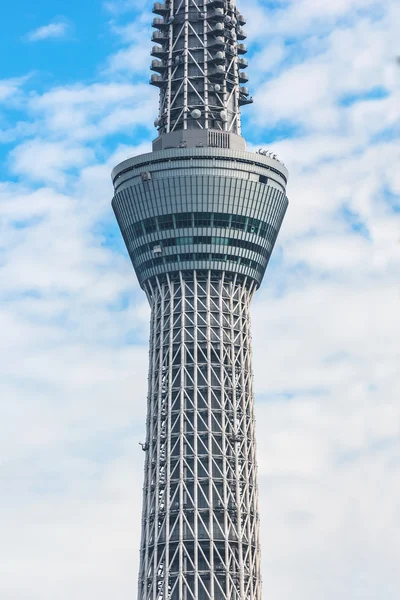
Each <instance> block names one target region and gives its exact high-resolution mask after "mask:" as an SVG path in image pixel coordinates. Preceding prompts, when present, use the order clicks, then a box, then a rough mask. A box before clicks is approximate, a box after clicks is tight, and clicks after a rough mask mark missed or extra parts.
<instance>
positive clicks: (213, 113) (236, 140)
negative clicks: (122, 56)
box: [150, 0, 253, 150]
mask: <svg viewBox="0 0 400 600" xmlns="http://www.w3.org/2000/svg"><path fill="white" fill-rule="evenodd" d="M153 13H154V14H155V15H156V16H155V17H154V19H153V27H154V28H155V31H154V32H153V37H152V40H153V42H155V44H156V45H154V46H153V50H152V56H153V57H154V58H153V60H152V63H151V69H152V70H153V71H155V73H154V74H153V75H152V76H151V79H150V83H151V84H152V85H154V86H157V87H158V88H159V89H160V106H159V115H158V117H157V119H156V121H155V126H156V127H157V129H158V134H159V137H158V138H157V139H156V140H155V141H154V143H153V149H154V150H163V149H166V148H174V147H175V148H176V147H196V146H197V147H218V148H225V149H236V150H244V149H245V141H244V139H243V138H242V137H241V125H240V107H241V106H244V105H246V104H251V103H252V102H253V100H252V98H251V96H250V95H249V90H248V88H247V87H246V84H247V81H248V77H247V74H246V72H245V70H244V69H245V68H246V67H247V60H246V58H245V57H244V55H245V54H246V52H247V48H246V46H245V44H244V43H243V41H244V40H245V38H246V34H245V32H244V30H243V26H244V25H245V23H246V20H245V18H244V16H243V15H242V14H241V13H240V11H239V9H238V8H237V7H236V2H235V1H232V0H230V1H228V0H166V1H165V2H163V3H161V2H156V3H155V4H154V8H153Z"/></svg>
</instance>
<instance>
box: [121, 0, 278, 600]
mask: <svg viewBox="0 0 400 600" xmlns="http://www.w3.org/2000/svg"><path fill="white" fill-rule="evenodd" d="M153 12H154V13H155V14H156V15H159V16H157V17H156V18H155V19H154V21H153V25H154V27H155V28H156V31H155V32H154V34H153V41H154V42H156V43H157V46H154V47H153V51H152V54H153V56H154V57H155V58H154V60H153V62H152V69H153V70H154V71H157V72H158V73H159V74H154V75H152V77H151V83H152V84H153V85H156V86H158V87H159V88H160V111H159V116H158V118H157V120H156V122H155V125H156V127H157V129H158V132H159V136H158V138H157V139H156V140H155V141H154V142H153V152H152V153H150V154H145V155H141V156H137V157H134V158H131V159H128V160H126V161H124V162H123V163H121V164H120V165H118V166H117V167H116V168H115V169H114V171H113V183H114V188H115V196H114V199H113V208H114V211H115V215H116V217H117V220H118V223H119V226H120V229H121V233H122V235H123V238H124V240H125V243H126V246H127V249H128V252H129V255H130V257H131V260H132V263H133V266H134V268H135V271H136V274H137V276H138V279H139V282H140V285H141V286H142V288H143V289H144V291H145V292H146V294H147V297H148V300H149V302H150V306H151V327H150V367H149V393H148V416H147V433H146V441H145V443H144V444H143V445H142V447H143V450H144V451H145V456H146V460H145V481H144V494H143V515H142V540H141V560H140V572H139V596H138V598H139V600H261V575H260V546H259V513H258V490H257V468H256V450H255V425H254V394H253V376H252V356H251V333H250V303H251V299H252V297H253V294H254V292H255V291H256V290H257V288H258V287H259V286H260V284H261V281H262V279H263V277H264V273H265V269H266V267H267V265H268V261H269V258H270V256H271V253H272V250H273V247H274V244H275V241H276V238H277V235H278V232H279V229H280V227H281V224H282V221H283V218H284V215H285V212H286V209H287V205H288V200H287V197H286V193H285V189H286V183H287V170H286V168H285V167H284V165H283V164H282V163H280V162H279V161H277V160H276V157H275V155H273V156H272V157H271V156H268V155H267V154H266V153H264V152H261V151H259V152H258V153H251V152H246V147H245V140H244V138H243V137H242V136H241V135H240V133H241V130H240V106H242V105H245V104H249V103H251V102H252V99H251V97H250V96H249V92H248V89H247V88H246V87H244V86H243V85H242V84H244V83H246V82H247V76H246V75H245V73H244V72H243V71H242V70H241V69H243V67H245V66H246V65H247V62H246V60H245V59H244V58H243V54H245V52H246V47H245V46H244V44H243V43H242V40H243V39H245V37H246V36H245V34H244V32H243V29H242V25H244V23H245V19H244V17H243V16H242V15H241V14H240V12H239V10H238V9H237V8H236V5H235V3H234V2H228V1H226V0H209V1H206V0H170V1H169V2H165V3H164V4H161V3H156V4H155V5H154V9H153Z"/></svg>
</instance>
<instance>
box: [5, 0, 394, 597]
mask: <svg viewBox="0 0 400 600" xmlns="http://www.w3.org/2000/svg"><path fill="white" fill-rule="evenodd" d="M238 4H239V6H240V8H241V9H242V12H243V13H244V14H245V15H246V16H247V18H248V25H247V32H248V36H249V39H248V43H249V46H251V54H250V55H249V58H251V62H250V68H249V70H248V72H249V75H250V77H251V79H250V84H249V85H250V88H251V91H252V94H253V95H254V97H255V99H256V102H255V104H254V105H253V106H251V107H249V108H247V109H246V116H245V118H244V129H245V135H246V137H247V139H248V141H249V143H250V144H251V146H252V147H255V148H256V147H257V148H258V147H260V146H263V147H265V148H267V147H268V148H270V149H273V150H274V151H275V152H277V153H278V155H279V156H280V157H281V158H282V159H283V160H284V162H285V163H286V165H287V166H288V168H289V170H290V185H289V189H288V194H289V198H290V208H289V212H288V214H287V218H286V221H285V223H284V227H283V229H282V232H281V236H280V239H279V244H278V247H277V249H276V251H275V256H274V259H273V261H272V263H271V265H270V267H269V270H268V273H267V276H266V279H265V282H264V285H263V288H262V289H261V290H260V291H259V292H258V293H257V295H256V298H255V300H254V305H253V326H254V336H253V337H254V362H255V364H254V366H255V375H256V393H257V402H256V411H257V427H258V434H259V438H258V441H259V445H258V446H259V448H258V449H259V472H260V492H261V509H262V544H263V579H264V597H265V598H268V599H269V600H293V599H296V600H321V599H322V598H323V599H324V600H338V599H340V600H397V599H398V598H399V594H400V570H399V564H400V537H399V528H400V437H399V434H400V408H399V406H400V404H399V399H400V375H399V365H400V317H399V312H400V276H399V275H400V172H399V168H398V165H399V159H400V146H399V138H400V126H399V123H400V121H399V117H400V64H397V62H396V57H397V56H398V55H400V41H399V40H400V37H399V22H400V4H399V3H398V2H397V1H396V0H379V1H376V0H332V1H331V2H322V1H321V0H275V1H267V0H241V2H238ZM151 17H152V15H151V1H150V0H108V1H105V2H103V3H102V2H101V1H100V0H85V1H84V2H82V1H81V0H70V1H68V2H65V0H36V2H34V3H32V2H31V0H20V1H19V2H18V3H15V2H6V3H4V6H2V19H1V23H0V32H1V35H0V52H1V57H2V61H1V63H2V64H1V71H0V281H1V285H0V398H1V401H0V531H1V536H0V597H1V598H2V600H54V599H57V600H70V599H71V598H74V600H109V599H110V598H118V599H119V600H125V599H126V600H128V598H129V599H131V598H134V597H135V596H136V579H137V568H138V564H137V563H138V548H139V538H138V536H139V524H140V504H141V486H142V470H143V453H142V452H141V450H140V447H139V445H138V442H139V441H141V440H143V439H144V421H145V402H146V383H147V381H146V370H147V336H148V318H149V311H148V308H147V305H146V301H145V298H144V295H143V293H142V292H141V290H140V289H139V288H138V285H137V282H136V280H135V276H134V274H133V271H132V269H131V266H130V263H129V261H128V258H127V256H126V253H125V251H124V248H123V245H122V242H121V239H120V236H119V233H118V230H117V227H116V225H115V222H114V218H113V215H112V212H111V209H110V200H111V197H112V186H111V182H110V171H111V168H112V167H113V166H114V165H115V164H116V163H117V162H118V161H120V160H122V159H124V158H127V157H129V156H131V155H134V154H137V153H140V152H142V151H146V150H147V149H149V148H150V141H151V139H152V137H154V135H155V131H154V128H153V126H152V123H153V121H154V118H155V116H156V107H157V92H156V90H155V89H153V88H151V87H150V86H148V85H147V81H148V77H149V70H148V65H149V62H150V55H149V53H150V48H151V42H150V35H151V33H150V30H151V28H150V22H151Z"/></svg>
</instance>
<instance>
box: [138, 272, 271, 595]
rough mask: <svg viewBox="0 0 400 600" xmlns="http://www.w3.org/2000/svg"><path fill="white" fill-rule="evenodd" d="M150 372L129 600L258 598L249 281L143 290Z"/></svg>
mask: <svg viewBox="0 0 400 600" xmlns="http://www.w3.org/2000/svg"><path fill="white" fill-rule="evenodd" d="M145 285H146V292H147V295H148V298H149V301H150V304H151V309H152V316H151V334H150V369H149V395H148V416H147V439H146V443H145V445H144V450H145V451H146V460H145V483H144V499H143V515H142V541H141V561H140V574H139V596H138V598H139V600H261V580H260V549H259V516H258V491H257V467H256V447H255V432H254V427H255V424H254V412H253V411H254V398H253V380H252V354H251V332H250V302H251V299H252V296H253V293H254V291H255V287H256V286H255V283H254V282H253V281H250V280H248V281H246V280H239V279H237V277H236V276H233V277H232V276H228V275H224V274H220V275H219V276H217V275H215V274H212V272H210V271H208V272H207V271H204V272H196V271H194V272H185V273H184V274H183V273H176V274H174V275H171V276H168V275H166V276H163V277H160V278H159V279H154V280H153V281H152V282H151V283H150V282H149V281H148V282H147V283H146V284H145Z"/></svg>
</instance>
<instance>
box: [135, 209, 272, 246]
mask: <svg viewBox="0 0 400 600" xmlns="http://www.w3.org/2000/svg"><path fill="white" fill-rule="evenodd" d="M192 227H221V228H225V229H232V230H235V231H244V232H245V233H254V234H255V235H259V236H260V237H263V238H265V239H268V240H269V241H271V237H272V238H273V241H275V238H276V235H277V231H276V229H275V228H274V227H272V226H271V225H268V224H267V223H265V222H264V221H260V220H259V219H252V218H251V217H243V216H241V215H230V214H226V213H201V212H197V213H177V214H174V215H162V216H159V217H150V218H148V219H144V220H143V221H139V222H138V223H134V224H133V225H130V226H129V227H127V229H126V230H125V233H127V234H128V236H129V235H130V234H131V235H133V237H134V238H139V237H142V236H143V235H146V234H149V233H154V232H156V231H168V230H172V229H189V228H192Z"/></svg>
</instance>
